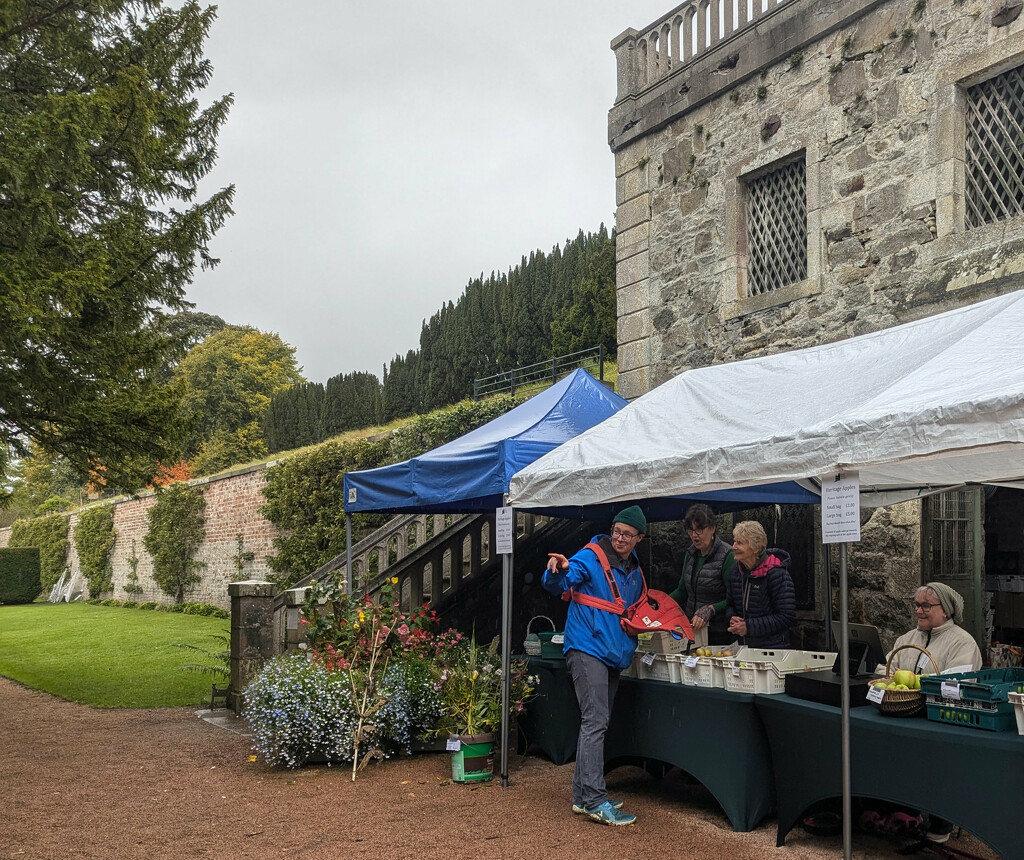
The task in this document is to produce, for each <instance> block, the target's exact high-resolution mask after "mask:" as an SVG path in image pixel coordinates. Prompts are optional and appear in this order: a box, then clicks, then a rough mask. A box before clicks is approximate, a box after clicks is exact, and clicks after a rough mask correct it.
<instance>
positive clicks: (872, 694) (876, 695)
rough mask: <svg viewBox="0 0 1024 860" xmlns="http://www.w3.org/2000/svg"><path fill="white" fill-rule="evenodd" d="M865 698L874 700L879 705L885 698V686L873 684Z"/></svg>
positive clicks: (870, 700)
mask: <svg viewBox="0 0 1024 860" xmlns="http://www.w3.org/2000/svg"><path fill="white" fill-rule="evenodd" d="M864 698H865V699H867V700H868V701H869V702H874V703H875V704H876V705H877V704H878V703H879V702H881V701H882V699H884V698H885V687H881V686H872V687H871V689H870V690H868V694H867V695H866V696H865V697H864Z"/></svg>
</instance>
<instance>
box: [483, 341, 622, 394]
mask: <svg viewBox="0 0 1024 860" xmlns="http://www.w3.org/2000/svg"><path fill="white" fill-rule="evenodd" d="M604 357H605V356H604V344H601V345H600V346H593V347H590V348H589V349H581V350H579V351H577V352H570V353H568V354H566V355H557V356H555V357H554V358H551V359H548V360H547V361H538V362H536V363H535V364H526V365H522V366H520V367H514V368H512V369H511V370H503V371H501V372H500V373H495V374H492V375H491V376H481V377H477V378H476V379H474V380H473V399H474V400H479V399H480V398H481V397H488V396H490V395H492V394H498V393H501V392H504V391H507V392H509V393H510V394H515V393H516V392H517V391H518V392H521V391H523V390H524V389H530V388H534V387H536V388H540V387H542V386H544V385H549V384H550V385H554V384H555V383H556V382H558V380H559V379H561V378H562V377H563V376H567V375H568V374H569V373H571V372H572V371H574V370H576V369H577V368H583V369H584V370H590V369H591V368H594V369H596V371H597V373H596V374H594V375H595V376H597V378H598V379H599V380H601V381H602V382H604Z"/></svg>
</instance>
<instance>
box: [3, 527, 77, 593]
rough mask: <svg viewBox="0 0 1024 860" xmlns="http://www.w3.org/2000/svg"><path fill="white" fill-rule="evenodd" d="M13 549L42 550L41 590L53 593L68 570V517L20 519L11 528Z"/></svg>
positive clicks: (40, 551)
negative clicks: (24, 547) (28, 547)
mask: <svg viewBox="0 0 1024 860" xmlns="http://www.w3.org/2000/svg"><path fill="white" fill-rule="evenodd" d="M7 545H8V546H9V547H19V546H35V547H39V581H40V585H41V586H42V588H41V591H46V592H49V591H50V589H52V588H53V587H54V586H55V585H56V584H57V580H59V579H60V577H61V574H63V573H64V569H65V567H67V563H68V562H67V559H68V518H67V517H64V516H60V515H59V514H50V515H49V516H46V517H37V518H36V519H31V520H17V521H15V523H14V524H13V525H12V526H11V539H10V540H9V541H8V542H7Z"/></svg>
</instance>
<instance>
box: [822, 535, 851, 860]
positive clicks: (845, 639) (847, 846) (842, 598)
mask: <svg viewBox="0 0 1024 860" xmlns="http://www.w3.org/2000/svg"><path fill="white" fill-rule="evenodd" d="M846 555H847V544H845V543H841V544H839V665H840V670H839V671H840V673H841V674H840V697H841V698H840V704H841V705H842V708H841V711H842V714H841V718H842V732H841V734H842V746H843V858H844V860H851V854H852V851H853V822H852V820H851V819H852V815H853V804H852V802H851V801H852V797H851V780H850V639H849V629H850V628H849V624H850V620H849V617H848V610H849V598H848V596H847V590H846V579H847V575H846ZM826 575H827V574H826Z"/></svg>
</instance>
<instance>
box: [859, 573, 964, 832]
mask: <svg viewBox="0 0 1024 860" xmlns="http://www.w3.org/2000/svg"><path fill="white" fill-rule="evenodd" d="M912 605H913V608H914V617H915V618H916V620H917V627H915V628H914V629H913V630H911V631H909V632H908V633H904V634H903V635H902V636H900V638H899V639H897V640H896V644H895V645H893V650H892V651H890V652H889V653H888V654H887V655H886V661H887V662H888V660H889V657H892V664H891V666H890V671H892V672H895V671H896V670H897V669H909V670H910V671H911V672H913V673H914V674H915V675H933V674H940V675H941V674H945V673H948V672H976V671H977V670H978V669H980V668H981V649H980V648H978V643H977V642H975V641H974V637H973V636H971V634H970V633H968V632H967V631H966V630H964V628H963V627H960V626H959V625H960V624H962V623H963V620H964V599H963V597H961V596H960V595H959V594H958V593H957V592H956V590H954V589H953V588H950V587H949V586H948V585H946V584H945V583H944V582H929V583H927V584H925V585H922V586H921V587H920V588H919V589H917V591H916V592H915V593H914V601H913V604H912ZM901 645H917V646H918V647H920V648H927V649H928V653H929V654H931V655H932V657H934V658H935V662H936V663H937V664H938V665H936V666H935V667H933V666H932V664H931V661H930V660H929V659H928V658H927V657H926V656H925V655H924V654H922V653H921V652H920V651H918V650H917V648H906V649H904V650H903V651H900V652H899V653H898V654H896V655H895V656H893V651H895V650H896V649H897V648H899V647H900V646H901ZM884 669H885V667H884V666H882V667H880V671H882V670H884ZM901 816H902V818H907V817H908V816H910V819H911V820H912V823H917V822H919V821H920V817H919V816H918V815H916V814H915V813H914V812H911V811H908V812H903V811H900V810H897V811H896V812H895V813H894V814H891V815H890V816H889V819H888V821H889V822H890V823H889V829H893V828H892V824H891V821H892V820H893V819H894V818H895V819H900V818H901ZM872 822H876V823H877V824H881V822H880V820H879V815H878V811H877V810H874V809H869V810H867V811H865V812H864V813H863V814H862V815H861V824H862V825H865V824H868V825H870V823H872ZM952 832H953V824H952V822H949V821H946V820H945V819H944V818H939V817H938V816H935V815H931V816H929V817H928V830H927V832H926V833H925V836H926V837H927V838H928V839H929V840H931V841H932V842H939V843H941V842H945V841H947V840H948V839H949V834H950V833H952Z"/></svg>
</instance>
